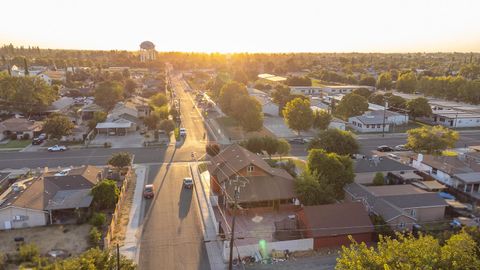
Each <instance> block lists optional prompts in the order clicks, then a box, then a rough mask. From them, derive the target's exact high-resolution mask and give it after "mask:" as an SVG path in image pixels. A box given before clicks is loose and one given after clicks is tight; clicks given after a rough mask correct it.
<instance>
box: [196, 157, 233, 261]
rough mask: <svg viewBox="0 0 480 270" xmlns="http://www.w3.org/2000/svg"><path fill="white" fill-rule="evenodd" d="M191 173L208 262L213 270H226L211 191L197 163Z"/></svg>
mask: <svg viewBox="0 0 480 270" xmlns="http://www.w3.org/2000/svg"><path fill="white" fill-rule="evenodd" d="M190 171H191V174H192V178H193V181H194V186H195V193H196V195H197V196H196V197H197V200H198V206H199V207H200V215H201V217H202V224H203V237H204V241H205V247H206V249H207V254H208V260H209V262H210V269H211V270H224V269H226V264H225V262H224V261H223V259H222V250H221V248H220V246H221V245H222V243H221V242H220V241H219V240H218V237H217V232H218V227H217V226H218V225H217V224H215V221H214V220H215V214H214V213H213V208H212V205H211V204H210V199H209V198H210V197H209V189H208V190H206V188H205V185H204V184H203V181H202V178H201V176H200V174H199V172H198V165H197V163H194V164H190Z"/></svg>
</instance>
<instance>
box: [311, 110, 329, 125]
mask: <svg viewBox="0 0 480 270" xmlns="http://www.w3.org/2000/svg"><path fill="white" fill-rule="evenodd" d="M331 121H332V115H331V114H329V113H328V112H326V111H319V110H316V111H315V112H314V113H313V124H312V126H313V127H314V128H318V129H320V130H325V129H327V128H328V125H330V122H331Z"/></svg>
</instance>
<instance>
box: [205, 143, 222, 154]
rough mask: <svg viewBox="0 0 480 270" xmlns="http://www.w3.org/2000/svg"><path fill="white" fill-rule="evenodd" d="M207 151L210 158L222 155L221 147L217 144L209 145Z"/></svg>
mask: <svg viewBox="0 0 480 270" xmlns="http://www.w3.org/2000/svg"><path fill="white" fill-rule="evenodd" d="M205 150H206V152H207V154H208V155H209V156H211V157H214V156H216V155H218V153H220V145H218V144H216V143H209V144H207V146H206V149H205Z"/></svg>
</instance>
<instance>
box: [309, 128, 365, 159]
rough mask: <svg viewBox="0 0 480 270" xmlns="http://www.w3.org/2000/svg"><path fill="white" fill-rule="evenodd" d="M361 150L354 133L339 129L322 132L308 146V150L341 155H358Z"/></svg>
mask: <svg viewBox="0 0 480 270" xmlns="http://www.w3.org/2000/svg"><path fill="white" fill-rule="evenodd" d="M359 148H360V147H359V145H358V142H357V139H355V137H354V135H353V133H351V132H350V131H344V130H340V129H338V128H329V129H327V130H324V131H321V132H320V133H319V134H318V135H317V136H315V138H314V139H313V140H312V141H311V142H310V143H309V145H308V149H323V150H325V151H326V152H329V153H337V154H339V155H352V154H356V153H358V150H359Z"/></svg>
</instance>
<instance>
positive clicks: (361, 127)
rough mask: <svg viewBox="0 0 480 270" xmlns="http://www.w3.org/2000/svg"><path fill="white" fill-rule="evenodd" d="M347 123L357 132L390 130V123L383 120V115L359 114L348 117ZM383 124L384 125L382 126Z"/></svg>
mask: <svg viewBox="0 0 480 270" xmlns="http://www.w3.org/2000/svg"><path fill="white" fill-rule="evenodd" d="M348 123H349V124H350V126H351V127H352V128H354V129H355V130H357V131H358V132H362V133H368V132H382V131H385V132H388V131H389V130H390V124H389V123H388V122H386V121H385V124H384V121H383V115H366V114H363V115H359V116H354V117H350V118H348ZM383 126H385V127H383Z"/></svg>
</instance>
